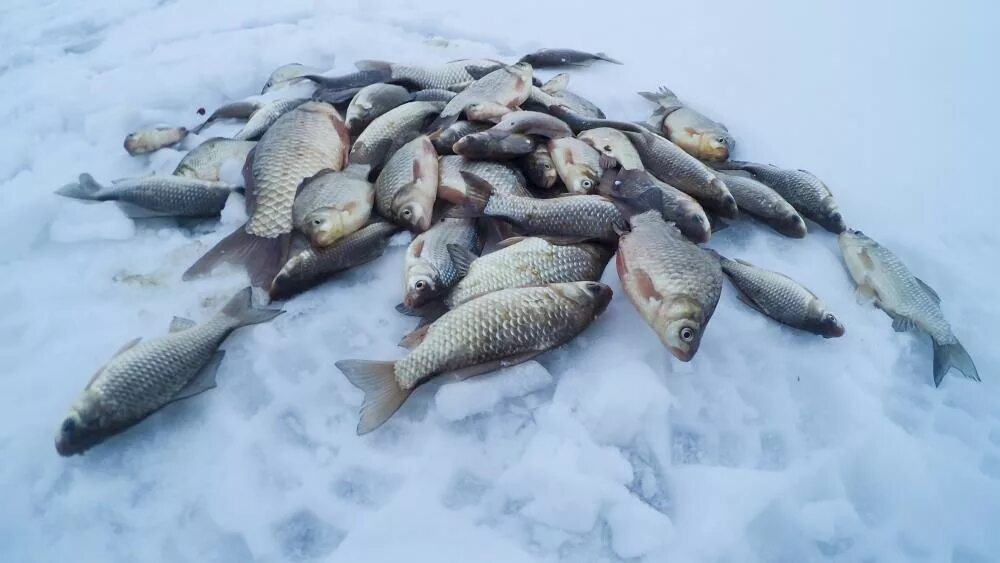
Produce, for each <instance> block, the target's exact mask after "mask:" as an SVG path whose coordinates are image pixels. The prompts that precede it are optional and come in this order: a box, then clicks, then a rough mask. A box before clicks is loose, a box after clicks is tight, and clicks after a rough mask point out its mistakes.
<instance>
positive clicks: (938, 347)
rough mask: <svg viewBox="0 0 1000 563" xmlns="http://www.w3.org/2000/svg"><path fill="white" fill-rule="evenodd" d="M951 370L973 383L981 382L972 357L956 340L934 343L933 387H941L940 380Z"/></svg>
mask: <svg viewBox="0 0 1000 563" xmlns="http://www.w3.org/2000/svg"><path fill="white" fill-rule="evenodd" d="M951 368H955V369H956V370H958V371H959V373H961V374H962V375H963V376H965V377H966V378H968V379H971V380H973V381H981V380H980V379H979V372H978V371H977V370H976V364H974V363H972V356H970V355H969V353H968V352H966V351H965V347H963V346H962V343H961V342H959V341H958V340H956V341H954V342H951V343H948V344H938V343H937V342H935V343H934V385H935V386H939V385H941V380H942V379H944V376H945V374H946V373H948V371H949V370H950V369H951Z"/></svg>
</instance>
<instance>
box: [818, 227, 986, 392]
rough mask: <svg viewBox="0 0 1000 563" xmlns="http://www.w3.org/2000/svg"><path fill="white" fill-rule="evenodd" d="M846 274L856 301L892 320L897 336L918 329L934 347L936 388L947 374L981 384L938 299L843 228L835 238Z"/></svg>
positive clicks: (881, 251)
mask: <svg viewBox="0 0 1000 563" xmlns="http://www.w3.org/2000/svg"><path fill="white" fill-rule="evenodd" d="M837 238H838V242H839V243H840V249H841V252H843V254H844V261H845V262H846V263H847V270H848V271H849V272H850V274H851V277H852V278H854V282H855V283H856V284H857V286H858V296H859V297H860V298H862V299H865V300H869V301H871V302H873V303H874V304H875V306H876V307H878V308H879V309H882V310H883V311H885V313H886V314H887V315H889V317H890V318H892V328H893V329H894V330H895V331H896V332H903V331H906V330H914V329H918V330H921V331H923V332H925V333H927V335H929V336H930V337H931V340H932V341H933V343H934V385H935V386H940V385H941V381H942V380H943V379H944V376H945V375H946V374H947V373H948V372H949V371H951V369H953V368H954V369H956V370H958V372H959V373H961V374H962V375H963V376H964V377H966V378H968V379H971V380H973V381H980V379H979V372H978V371H977V370H976V365H975V363H973V361H972V357H971V356H970V355H969V353H968V352H967V351H966V350H965V347H963V346H962V343H961V342H959V340H958V338H956V337H955V334H954V333H953V332H952V329H951V325H950V324H948V321H947V320H946V319H945V317H944V312H942V311H941V297H940V296H938V294H937V292H936V291H934V290H933V289H932V288H931V286H929V285H927V283H926V282H924V281H923V280H921V279H920V278H918V277H916V276H915V275H913V273H912V272H911V271H910V269H909V268H907V267H906V264H904V263H903V261H902V260H900V259H899V257H898V256H896V254H894V253H893V252H892V251H891V250H889V249H888V248H886V247H884V246H882V245H881V244H879V243H878V242H876V241H875V240H873V239H872V238H871V237H869V236H867V235H865V234H864V233H862V232H861V231H856V230H853V229H846V230H844V232H843V233H841V234H840V236H838V237H837Z"/></svg>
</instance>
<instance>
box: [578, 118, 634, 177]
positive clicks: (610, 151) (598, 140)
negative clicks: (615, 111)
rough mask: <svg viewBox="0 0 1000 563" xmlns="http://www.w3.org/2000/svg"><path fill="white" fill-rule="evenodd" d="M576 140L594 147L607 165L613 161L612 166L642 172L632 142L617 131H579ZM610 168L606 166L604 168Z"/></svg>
mask: <svg viewBox="0 0 1000 563" xmlns="http://www.w3.org/2000/svg"><path fill="white" fill-rule="evenodd" d="M576 138H577V139H580V140H581V141H583V142H585V143H587V144H588V145H590V146H592V147H594V148H595V149H597V150H598V151H599V152H600V153H601V154H603V155H604V156H605V157H607V159H608V164H610V161H611V160H612V159H613V160H614V161H615V162H616V163H617V164H614V165H612V166H621V167H622V168H623V169H625V170H643V166H642V159H641V158H639V152H638V151H636V150H635V147H634V146H633V145H632V141H630V140H629V138H628V137H626V136H625V133H622V132H621V131H619V130H618V129H613V128H611V127H597V128H595V129H588V130H586V131H581V132H580V134H579V135H577V136H576ZM612 166H606V168H611V167H612Z"/></svg>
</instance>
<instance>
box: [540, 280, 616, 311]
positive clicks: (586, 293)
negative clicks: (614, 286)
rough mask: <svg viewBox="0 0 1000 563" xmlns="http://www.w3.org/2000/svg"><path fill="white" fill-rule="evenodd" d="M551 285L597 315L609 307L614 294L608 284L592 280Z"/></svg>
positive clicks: (565, 296) (564, 295) (557, 291)
mask: <svg viewBox="0 0 1000 563" xmlns="http://www.w3.org/2000/svg"><path fill="white" fill-rule="evenodd" d="M551 287H552V289H553V290H554V291H555V292H556V293H559V294H560V295H562V296H563V297H564V298H566V299H568V300H570V301H572V302H573V303H576V304H578V305H579V306H580V307H581V308H585V309H590V310H592V311H593V315H594V316H595V317H596V316H598V315H600V314H601V313H603V312H604V310H605V309H607V308H608V304H609V303H611V297H612V295H613V294H614V292H613V291H612V290H611V288H610V287H608V286H607V285H605V284H603V283H600V282H592V281H584V282H575V283H567V284H555V285H552V286H551Z"/></svg>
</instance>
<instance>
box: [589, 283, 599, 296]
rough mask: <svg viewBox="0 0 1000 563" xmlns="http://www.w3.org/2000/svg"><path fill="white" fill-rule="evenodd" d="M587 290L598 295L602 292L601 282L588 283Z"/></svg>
mask: <svg viewBox="0 0 1000 563" xmlns="http://www.w3.org/2000/svg"><path fill="white" fill-rule="evenodd" d="M587 291H589V292H590V293H593V294H594V295H597V294H599V293H600V292H601V284H599V283H596V282H589V283H587Z"/></svg>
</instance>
